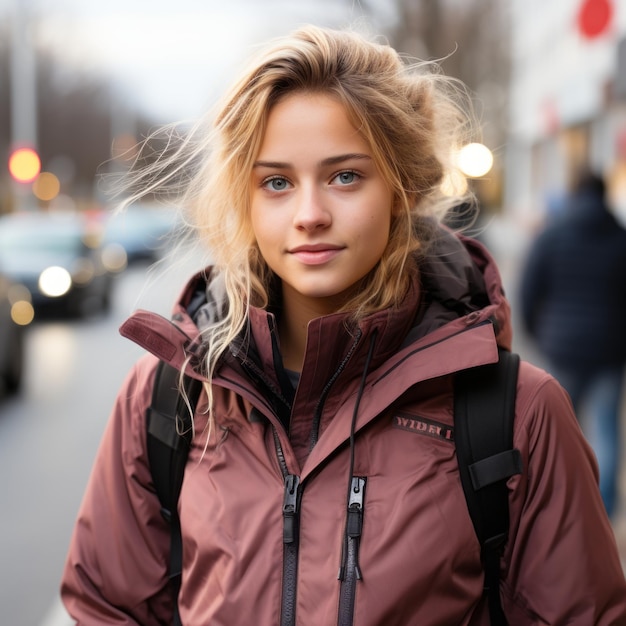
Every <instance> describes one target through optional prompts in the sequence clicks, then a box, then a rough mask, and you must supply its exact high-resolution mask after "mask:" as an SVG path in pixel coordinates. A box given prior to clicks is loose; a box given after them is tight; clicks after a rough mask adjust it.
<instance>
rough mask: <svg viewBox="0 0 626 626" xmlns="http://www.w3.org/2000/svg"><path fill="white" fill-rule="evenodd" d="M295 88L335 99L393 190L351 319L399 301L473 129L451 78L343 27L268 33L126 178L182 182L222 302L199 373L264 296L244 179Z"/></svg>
mask: <svg viewBox="0 0 626 626" xmlns="http://www.w3.org/2000/svg"><path fill="white" fill-rule="evenodd" d="M294 92H314V93H322V94H325V95H329V96H331V97H333V98H336V99H337V100H338V101H339V102H341V103H342V104H343V105H344V107H345V109H346V112H347V114H348V116H349V118H350V120H351V121H352V122H353V124H354V126H355V128H357V129H358V130H359V132H360V133H361V134H362V136H363V137H364V139H365V140H366V141H367V142H368V144H369V145H370V147H371V150H372V153H373V157H374V160H375V163H376V166H377V167H378V169H379V170H380V172H381V173H382V176H383V177H384V178H385V180H386V182H387V183H388V185H389V187H390V188H391V189H392V193H393V197H394V202H395V204H394V212H393V213H394V216H393V218H392V224H391V233H390V238H389V242H388V245H387V248H386V250H385V252H384V254H383V257H382V258H381V260H380V262H379V263H378V265H377V266H376V267H375V268H374V269H373V270H372V271H371V272H370V274H369V275H368V277H367V280H366V281H365V282H364V285H363V286H362V288H361V289H359V290H357V293H356V295H355V296H354V298H353V300H351V301H350V302H349V303H348V304H347V305H346V306H345V307H344V308H345V309H346V310H349V311H350V312H351V313H352V316H353V319H354V320H355V321H358V320H359V319H360V318H362V317H363V316H365V315H367V314H369V313H371V312H373V311H376V310H381V309H383V308H386V307H390V306H394V305H396V304H397V303H398V302H399V301H400V300H401V299H402V297H403V296H404V294H405V293H406V289H407V288H408V283H409V280H410V271H407V266H409V265H411V264H412V263H414V262H415V261H414V259H415V253H416V252H419V251H420V250H422V251H423V249H424V244H425V241H426V240H427V238H428V226H427V225H428V224H429V223H432V219H429V218H433V217H434V218H437V219H440V218H442V217H443V215H445V213H446V211H447V210H448V209H449V208H450V207H451V206H453V205H455V204H458V203H459V202H460V201H461V199H460V198H458V197H457V198H455V197H452V196H450V195H448V196H446V195H444V194H443V193H442V188H441V187H442V185H441V184H442V181H443V180H444V176H446V175H450V174H453V173H454V169H455V165H454V160H453V158H452V154H453V150H454V149H455V148H459V147H460V146H461V145H462V144H463V143H465V142H466V141H467V139H468V137H469V135H470V133H472V132H473V130H474V127H473V124H472V118H471V116H470V115H468V112H469V110H470V109H469V106H468V105H469V98H467V97H466V93H465V91H464V90H463V88H462V86H460V85H459V84H458V83H457V82H456V81H455V80H453V79H451V78H448V77H445V76H443V75H441V74H440V73H439V72H438V71H437V66H436V65H434V64H430V63H413V64H411V63H409V62H405V61H403V59H402V58H401V57H400V56H399V54H398V53H397V52H396V51H395V50H394V49H393V48H391V47H390V46H388V45H385V44H382V43H377V42H374V41H370V40H368V39H367V38H365V37H364V36H362V35H360V34H356V33H354V32H350V31H338V30H331V29H325V28H320V27H315V26H306V27H303V28H301V29H299V30H297V31H295V32H294V33H293V34H292V35H290V36H288V37H284V38H280V39H277V40H274V41H273V42H271V44H270V45H269V47H268V48H267V49H266V50H265V51H263V52H262V53H261V54H260V55H259V56H257V57H256V58H255V59H254V60H253V62H252V65H251V66H250V68H249V69H248V70H247V71H246V72H244V73H243V75H242V76H241V78H240V79H239V81H238V82H236V83H235V84H234V85H233V87H232V89H231V90H230V91H229V92H228V93H227V94H226V95H225V97H224V99H223V100H222V101H221V103H219V105H218V108H217V112H216V114H215V116H214V118H213V119H212V120H211V125H212V128H211V129H210V132H208V133H206V132H204V133H203V132H198V131H202V127H201V126H200V127H198V128H196V129H195V131H194V132H192V133H190V134H189V136H187V137H185V138H184V140H183V141H182V142H181V145H180V147H179V148H178V149H177V150H175V151H174V153H173V154H172V155H167V156H163V157H162V158H160V159H158V160H157V161H156V162H155V163H153V164H152V165H151V166H149V167H148V168H147V169H146V170H144V171H140V172H139V174H138V176H136V177H135V178H134V179H133V183H135V184H136V183H139V184H140V185H143V186H142V191H141V193H146V192H147V193H150V192H154V191H156V190H158V189H159V188H160V187H163V186H165V187H167V183H168V182H171V181H173V180H176V181H177V182H178V183H181V182H182V183H183V185H182V194H180V202H181V203H182V206H183V207H185V210H186V211H187V212H188V216H189V217H188V219H189V221H190V223H191V224H192V225H193V226H194V228H195V229H196V231H197V233H198V234H199V235H200V239H201V241H202V242H204V243H205V244H206V245H207V249H208V250H209V252H210V256H211V261H212V262H213V264H214V266H215V268H216V269H217V270H219V272H220V274H221V276H222V280H223V281H224V285H225V290H226V294H227V301H228V306H227V307H226V310H225V314H224V317H223V318H222V319H221V320H220V321H219V323H218V324H217V325H215V326H213V327H211V329H210V333H211V336H210V338H207V345H208V355H207V362H206V373H207V375H208V376H209V379H210V377H211V375H212V373H213V371H214V368H215V365H216V362H217V360H218V358H219V356H220V355H221V354H222V353H223V352H224V351H225V350H226V347H227V346H228V345H229V344H230V343H231V342H232V341H233V340H234V339H235V337H236V336H237V335H238V334H239V333H240V332H241V331H242V329H243V328H244V327H245V323H246V319H247V313H248V307H249V306H259V307H266V306H267V305H268V304H269V293H270V286H271V282H272V280H273V276H272V273H271V271H270V269H269V268H268V266H267V265H266V263H265V261H264V259H263V258H262V256H261V254H260V252H259V249H258V246H257V245H256V242H255V237H254V233H253V231H252V227H251V223H250V219H249V213H250V206H249V204H250V179H251V172H252V167H253V163H254V162H255V160H256V158H257V155H258V153H259V150H260V146H261V142H262V140H263V135H264V131H265V128H266V124H267V119H268V115H269V112H270V110H271V109H272V106H273V105H275V104H276V103H277V102H278V101H279V100H280V99H281V98H283V97H285V96H286V95H288V94H292V93H294ZM141 193H140V194H139V195H141ZM132 199H135V198H131V200H132ZM208 391H209V394H210V389H209V390H208ZM209 397H210V398H211V395H210V396H209ZM209 406H210V404H209Z"/></svg>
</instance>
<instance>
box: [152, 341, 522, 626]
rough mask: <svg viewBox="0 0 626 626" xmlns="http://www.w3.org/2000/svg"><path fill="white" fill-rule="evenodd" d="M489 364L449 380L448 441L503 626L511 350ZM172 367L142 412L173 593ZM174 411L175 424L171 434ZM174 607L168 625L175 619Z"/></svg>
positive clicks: (177, 558)
mask: <svg viewBox="0 0 626 626" xmlns="http://www.w3.org/2000/svg"><path fill="white" fill-rule="evenodd" d="M499 353H500V359H499V361H498V362H497V363H494V364H489V365H482V366H480V367H474V368H471V369H468V370H464V371H462V372H458V373H457V374H456V376H455V381H454V432H455V435H454V438H455V443H456V453H457V460H458V463H459V473H460V476H461V483H462V485H463V491H464V493H465V498H466V500H467V507H468V510H469V513H470V516H471V519H472V523H473V525H474V530H475V532H476V535H477V537H478V539H479V541H480V545H481V558H482V562H483V567H484V570H485V583H484V593H485V595H486V597H487V602H488V605H489V615H490V618H491V624H492V626H506V624H507V621H506V618H505V616H504V613H503V611H502V606H501V603H500V588H499V579H500V570H499V563H500V554H501V551H502V549H503V547H504V545H505V543H506V541H507V539H508V529H509V507H508V494H507V487H506V481H507V479H508V478H509V477H511V476H513V475H515V474H520V473H521V472H522V469H523V468H522V459H521V454H520V452H519V450H516V449H513V420H514V417H515V392H516V387H517V373H518V368H519V360H520V359H519V355H517V354H514V353H511V352H508V351H506V350H500V351H499ZM183 378H184V387H185V391H186V394H187V398H188V399H189V402H190V405H191V407H192V408H195V403H196V401H197V399H198V397H199V395H200V390H201V387H202V384H201V382H200V381H198V380H195V379H192V378H190V377H188V376H185V377H183ZM179 381H180V372H179V371H178V370H176V369H175V368H173V367H172V366H170V365H168V364H167V363H165V362H164V361H160V362H159V365H158V368H157V373H156V379H155V383H154V389H153V394H152V404H151V406H150V408H149V409H148V412H147V435H148V436H147V445H148V460H149V464H150V469H151V472H152V479H153V482H154V486H155V489H156V492H157V495H158V497H159V501H160V503H161V514H162V515H163V517H164V518H165V519H166V520H167V521H168V522H169V523H170V525H171V549H170V581H171V584H172V588H173V589H172V590H173V593H174V594H175V595H174V597H177V596H178V591H179V589H180V582H181V570H182V539H181V532H180V521H179V519H178V515H177V503H178V495H179V492H180V488H181V485H182V481H183V473H184V470H185V464H186V461H187V453H188V450H189V438H190V435H191V428H190V417H189V407H188V406H187V404H186V403H185V400H184V398H183V395H182V394H180V393H179ZM177 415H178V419H179V422H180V424H181V426H182V428H180V432H182V433H183V434H182V435H179V434H178V431H177V429H176V420H177ZM180 623H181V622H180V617H179V616H178V610H177V607H175V616H174V624H175V625H178V624H180Z"/></svg>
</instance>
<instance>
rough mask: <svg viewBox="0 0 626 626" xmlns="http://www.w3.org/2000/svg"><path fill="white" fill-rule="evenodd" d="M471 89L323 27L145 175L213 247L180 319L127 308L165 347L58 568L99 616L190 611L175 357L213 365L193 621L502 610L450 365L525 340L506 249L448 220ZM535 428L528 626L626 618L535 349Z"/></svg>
mask: <svg viewBox="0 0 626 626" xmlns="http://www.w3.org/2000/svg"><path fill="white" fill-rule="evenodd" d="M450 84H451V83H450V82H448V81H446V79H444V78H443V77H442V76H440V75H437V74H435V73H428V72H425V71H424V68H412V67H409V66H407V65H405V64H403V63H402V62H401V60H400V58H399V56H398V55H397V53H396V52H394V51H393V50H392V49H391V48H390V47H388V46H385V45H380V44H376V43H373V42H369V41H367V40H366V39H364V38H362V37H361V36H357V35H355V34H351V33H347V32H336V31H331V30H324V29H320V28H315V27H307V28H303V29H301V30H299V31H297V32H296V33H294V34H293V36H291V37H289V38H286V39H284V40H281V41H279V42H278V43H275V44H274V45H273V46H272V47H271V48H270V49H269V50H268V51H266V52H265V53H264V54H263V55H262V56H261V57H260V58H257V59H256V60H255V62H254V64H253V65H252V67H251V69H250V70H249V71H248V72H247V73H246V74H245V75H244V76H243V78H242V79H241V80H240V82H239V83H237V84H236V85H235V86H234V88H233V90H232V91H231V92H230V93H229V94H228V95H227V97H226V100H225V101H224V103H223V104H222V106H221V108H220V109H219V111H218V114H217V116H216V117H215V120H214V128H213V131H212V133H211V134H210V136H209V139H208V140H206V141H201V142H200V143H199V144H197V145H196V146H195V147H194V148H193V150H192V152H191V155H187V153H186V152H185V150H186V149H187V148H188V147H189V146H191V144H192V141H191V140H190V141H189V142H188V143H187V144H186V145H185V146H183V147H182V148H181V152H180V153H179V154H177V155H175V159H174V160H173V161H172V160H165V161H163V162H157V163H156V164H154V165H153V166H152V169H150V170H149V171H148V173H147V176H146V177H145V178H144V180H145V181H147V183H146V187H145V189H146V190H147V191H153V190H154V189H155V185H159V184H161V183H167V180H168V179H174V178H176V179H178V180H180V179H181V178H182V179H185V180H188V187H187V189H186V193H185V195H184V196H183V200H182V201H183V204H184V206H186V207H187V208H188V209H189V210H190V211H191V212H192V215H193V220H194V222H195V224H196V226H197V229H198V232H199V233H200V234H201V236H202V237H203V238H204V240H205V241H206V243H207V249H208V250H210V255H211V259H212V260H213V265H212V266H211V267H209V268H208V269H207V270H205V271H203V272H201V273H200V274H198V275H197V276H196V277H194V278H193V279H192V280H191V282H190V283H189V284H188V285H187V287H186V288H185V289H184V291H183V292H182V296H181V298H180V301H179V302H178V304H177V305H176V307H175V311H174V317H173V322H169V321H167V320H165V319H162V318H160V317H158V316H156V315H153V314H149V313H146V312H144V311H139V312H137V313H136V314H135V315H134V316H133V317H132V318H131V319H130V320H128V321H127V322H126V323H125V324H124V326H123V328H122V332H123V334H124V335H126V336H129V337H130V338H132V339H134V340H135V341H137V342H138V343H140V344H141V345H143V346H145V347H146V348H148V350H149V351H151V352H152V354H148V355H147V356H146V357H145V358H143V359H142V360H140V361H139V363H138V364H137V365H136V366H135V368H134V369H133V370H132V371H131V372H130V374H129V375H128V377H127V379H126V382H125V384H124V386H123V388H122V389H121V391H120V392H119V395H118V398H117V401H116V404H115V407H114V410H113V413H112V416H111V419H110V423H109V426H108V428H107V430H106V433H105V435H104V438H103V440H102V444H101V447H100V450H99V452H98V456H97V459H96V462H95V466H94V469H93V474H92V476H91V479H90V482H89V486H88V488H87V491H86V494H85V497H84V502H83V504H82V507H81V510H80V512H79V517H78V521H77V524H76V528H75V532H74V536H73V539H72V543H71V546H70V551H69V555H68V559H67V565H66V568H65V572H64V576H63V583H62V596H63V598H64V602H65V605H66V607H67V609H68V611H69V612H70V614H71V615H72V616H73V617H74V618H75V619H76V620H77V622H78V623H79V624H142V625H151V624H167V623H171V622H172V619H173V618H172V615H173V612H174V605H175V602H174V599H173V598H172V594H171V591H170V589H169V586H168V562H169V547H170V536H169V527H168V524H167V523H166V522H165V521H164V520H163V518H162V516H161V513H160V506H159V501H158V499H157V497H156V495H155V493H154V487H153V482H152V479H151V474H150V468H149V465H148V459H147V452H146V422H145V416H146V410H147V408H148V406H149V405H150V400H151V396H152V389H153V383H154V377H155V370H156V367H157V362H158V360H159V359H163V360H166V361H167V362H168V363H170V364H171V365H173V366H175V367H176V368H178V369H180V370H184V371H185V372H186V373H187V374H188V375H190V376H192V377H194V378H196V379H198V380H201V381H202V382H203V393H202V395H201V397H200V400H199V405H198V406H197V408H196V411H195V415H194V418H193V439H192V444H191V449H190V452H189V457H188V461H187V466H186V471H185V475H184V481H183V485H182V491H181V495H180V500H179V513H180V521H181V528H182V546H183V547H182V551H183V568H182V583H181V588H180V592H179V593H178V597H177V599H176V606H177V610H178V612H179V616H180V621H181V622H182V624H189V625H194V626H195V625H200V624H211V625H217V624H226V625H229V626H231V625H234V624H246V625H247V624H262V625H264V626H265V625H267V626H269V625H274V624H280V625H293V624H303V625H313V624H314V625H322V624H323V625H327V624H342V625H343V624H355V625H358V626H366V625H369V626H373V625H385V626H391V625H418V624H419V625H420V626H423V625H427V624H432V625H435V624H436V625H442V624H445V625H469V624H473V625H476V624H479V625H482V624H488V623H489V615H488V609H487V602H486V601H485V598H484V592H483V567H482V564H481V556H480V546H479V543H478V540H477V538H476V534H475V532H474V529H473V526H472V522H471V518H470V515H469V513H468V508H467V504H466V501H465V498H464V495H463V490H462V487H461V481H460V478H459V470H458V464H457V459H456V455H455V445H454V438H453V436H450V434H451V433H452V428H453V379H454V375H455V373H457V372H459V371H461V370H464V369H467V368H471V367H475V366H479V365H483V364H488V363H493V362H496V361H497V360H498V348H499V347H500V348H504V349H510V347H511V325H510V319H509V306H508V304H507V301H506V299H505V298H504V296H503V291H502V285H501V283H500V278H499V274H498V270H497V268H496V267H495V265H494V263H493V260H492V259H491V258H490V256H489V255H488V253H487V252H486V251H485V250H484V249H483V248H482V247H481V245H480V244H478V243H476V242H474V241H472V240H468V239H465V238H463V237H462V236H460V235H458V236H456V235H454V234H452V233H450V232H449V231H447V230H445V229H444V228H443V227H441V226H438V221H437V218H441V217H442V216H443V215H444V214H445V209H446V208H447V207H449V206H450V204H451V200H450V199H449V198H448V197H446V196H444V195H443V194H442V192H441V188H442V182H443V181H444V178H445V177H446V176H447V175H449V174H453V173H454V172H453V169H452V168H453V163H452V160H451V155H452V152H453V148H454V147H456V146H458V145H460V143H459V142H461V141H462V136H461V135H459V132H460V131H463V130H467V128H468V126H467V123H466V121H465V119H466V118H465V117H464V116H463V115H462V109H461V108H460V107H459V106H457V104H456V103H455V102H456V100H455V91H454V90H451V89H450ZM186 155H187V156H186ZM176 163H178V164H179V165H178V166H177V165H176ZM180 174H184V175H183V176H182V177H181V176H180ZM155 180H156V182H154V181H155ZM454 201H458V199H455V200H454ZM417 422H420V423H425V424H427V425H430V426H432V428H428V429H426V430H425V431H424V430H422V429H420V428H410V427H407V424H411V423H417ZM441 433H446V434H441ZM514 445H515V448H517V449H518V450H519V451H520V454H521V458H522V461H523V467H524V470H523V472H522V473H521V474H518V475H515V476H513V477H512V478H511V479H509V481H508V491H509V507H510V531H509V540H508V542H507V544H506V546H505V547H504V550H503V552H502V557H501V578H502V584H501V600H502V606H503V608H504V613H505V614H506V616H507V619H508V621H509V623H510V624H516V625H526V624H527V625H531V624H540V623H541V624H557V623H558V624H565V623H567V624H577V625H580V626H589V625H591V624H596V625H598V624H599V625H605V626H609V624H612V625H616V624H626V582H625V581H624V576H623V572H622V569H621V566H620V562H619V557H618V554H617V549H616V545H615V541H614V539H613V535H612V530H611V527H610V525H609V522H608V519H607V517H606V513H605V512H604V508H603V506H602V500H601V498H600V494H599V491H598V486H597V478H598V477H597V467H596V463H595V460H594V458H593V455H592V453H591V451H590V448H589V447H588V445H587V444H586V443H585V440H584V438H583V436H582V435H581V432H580V430H579V428H578V425H577V423H576V419H575V416H574V414H573V411H572V408H571V403H570V401H569V399H568V397H567V395H566V394H565V393H564V391H563V390H562V389H561V387H560V386H559V385H558V384H557V383H556V382H555V380H554V379H553V378H551V377H550V376H549V375H547V374H546V373H545V372H543V371H540V370H538V369H536V368H534V367H533V366H531V365H529V364H528V363H522V364H521V367H520V373H519V381H518V389H517V404H516V416H515V432H514ZM352 487H355V488H354V489H352ZM347 494H348V495H347ZM286 496H287V498H288V499H289V497H290V496H291V497H292V500H291V501H290V502H291V503H292V504H293V506H294V507H297V512H296V514H295V515H294V516H293V518H292V517H291V516H290V515H289V511H287V514H285V511H284V509H283V505H284V498H285V497H286ZM352 498H355V499H356V500H358V503H359V505H360V506H361V511H362V516H361V517H360V521H361V524H358V525H357V527H358V528H357V527H354V526H353V525H352V522H351V521H350V522H349V520H348V517H349V513H348V504H349V502H348V501H349V499H352ZM288 518H289V519H288ZM355 531H356V534H357V535H358V539H359V540H358V542H354V541H350V542H348V540H347V538H348V536H350V537H352V538H353V537H354V536H355ZM347 546H348V547H347ZM338 572H339V575H338Z"/></svg>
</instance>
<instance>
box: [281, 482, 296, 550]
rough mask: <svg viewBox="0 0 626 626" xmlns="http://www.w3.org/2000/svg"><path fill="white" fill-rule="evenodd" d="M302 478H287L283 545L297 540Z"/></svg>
mask: <svg viewBox="0 0 626 626" xmlns="http://www.w3.org/2000/svg"><path fill="white" fill-rule="evenodd" d="M299 486H300V477H299V476H296V475H295V474H287V476H285V494H284V498H283V543H293V542H294V541H295V540H296V515H297V513H298V487H299Z"/></svg>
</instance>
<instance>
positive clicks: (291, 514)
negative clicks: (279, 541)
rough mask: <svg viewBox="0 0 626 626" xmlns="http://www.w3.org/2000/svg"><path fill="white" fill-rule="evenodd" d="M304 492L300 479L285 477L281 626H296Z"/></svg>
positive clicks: (293, 475)
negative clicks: (299, 549) (299, 520)
mask: <svg viewBox="0 0 626 626" xmlns="http://www.w3.org/2000/svg"><path fill="white" fill-rule="evenodd" d="M301 498H302V491H301V490H300V478H299V477H298V476H296V475H295V474H287V476H285V490H284V494H283V596H282V602H281V614H280V624H281V626H295V623H296V588H297V583H298V534H299V533H298V530H299V528H298V526H299V524H298V512H299V507H300V500H301Z"/></svg>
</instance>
